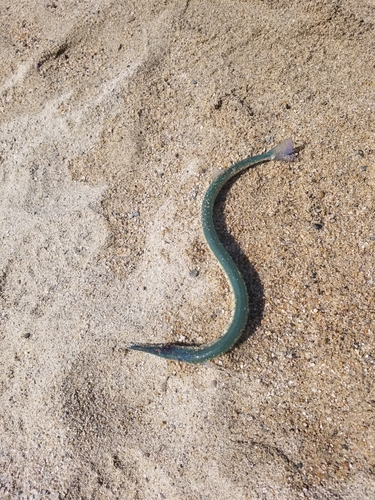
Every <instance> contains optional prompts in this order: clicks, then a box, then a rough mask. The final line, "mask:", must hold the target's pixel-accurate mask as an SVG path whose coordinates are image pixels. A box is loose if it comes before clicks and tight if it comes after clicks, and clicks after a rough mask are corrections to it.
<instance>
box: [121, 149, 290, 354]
mask: <svg viewBox="0 0 375 500" xmlns="http://www.w3.org/2000/svg"><path fill="white" fill-rule="evenodd" d="M293 159H294V154H293V143H292V140H291V139H286V140H285V141H283V142H282V143H280V144H279V145H278V146H275V147H274V148H273V149H271V150H270V151H268V152H267V153H264V154H261V155H256V156H252V157H249V158H246V159H245V160H242V161H239V162H238V163H235V164H234V165H232V166H231V167H229V168H227V169H226V170H224V171H223V172H222V173H221V174H220V175H219V176H218V177H217V178H216V179H215V180H214V181H213V182H212V184H211V185H210V186H209V188H208V189H207V192H206V194H205V196H204V199H203V203H202V227H203V233H204V236H205V238H206V241H207V244H208V246H209V247H210V249H211V250H212V252H213V254H214V255H215V257H216V258H217V260H218V262H219V264H220V266H221V267H222V269H223V271H224V273H225V275H226V277H227V279H228V282H229V285H230V287H231V291H232V294H233V298H234V310H233V314H232V318H231V322H230V324H229V327H228V329H227V331H226V332H225V333H224V334H223V335H222V336H221V337H220V338H219V339H218V340H215V341H214V342H211V343H210V344H206V345H203V346H183V345H176V344H136V345H131V346H128V349H133V350H136V351H143V352H147V353H150V354H154V355H156V356H161V357H163V358H168V359H174V360H178V361H186V362H187V363H203V362H204V361H206V360H208V359H212V358H216V357H217V356H219V355H220V354H223V353H224V352H226V351H228V350H229V349H231V348H232V347H233V346H234V344H235V343H236V342H237V341H238V339H239V338H240V337H241V334H242V332H243V330H244V328H245V326H246V323H247V317H248V311H249V298H248V294H247V289H246V285H245V283H244V280H243V278H242V276H241V274H240V272H239V270H238V269H237V266H236V264H235V263H234V262H233V259H232V257H231V256H230V255H229V253H228V252H227V251H226V249H225V248H224V246H223V244H222V243H221V241H220V240H219V237H218V235H217V233H216V230H215V226H214V220H213V209H214V205H215V200H216V198H217V195H218V194H219V192H220V190H221V189H222V187H223V186H224V185H225V184H226V183H227V182H228V181H229V179H231V178H232V177H233V176H235V175H236V174H238V173H239V172H241V171H242V170H245V169H246V168H249V167H252V166H254V165H257V164H259V163H262V162H265V161H270V160H282V161H292V160H293Z"/></svg>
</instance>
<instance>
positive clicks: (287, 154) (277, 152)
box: [270, 138, 294, 161]
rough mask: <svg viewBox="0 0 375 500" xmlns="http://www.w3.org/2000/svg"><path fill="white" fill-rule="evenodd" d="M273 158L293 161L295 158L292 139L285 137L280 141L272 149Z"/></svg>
mask: <svg viewBox="0 0 375 500" xmlns="http://www.w3.org/2000/svg"><path fill="white" fill-rule="evenodd" d="M270 155H271V156H272V159H273V160H281V161H293V160H294V146H293V141H292V139H290V138H289V139H285V141H283V142H280V144H278V145H277V146H275V147H274V148H273V149H271V151H270Z"/></svg>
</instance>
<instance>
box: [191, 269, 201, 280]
mask: <svg viewBox="0 0 375 500" xmlns="http://www.w3.org/2000/svg"><path fill="white" fill-rule="evenodd" d="M198 274H199V271H198V269H192V270H191V271H190V272H189V276H190V278H196V277H197V276H198Z"/></svg>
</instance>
